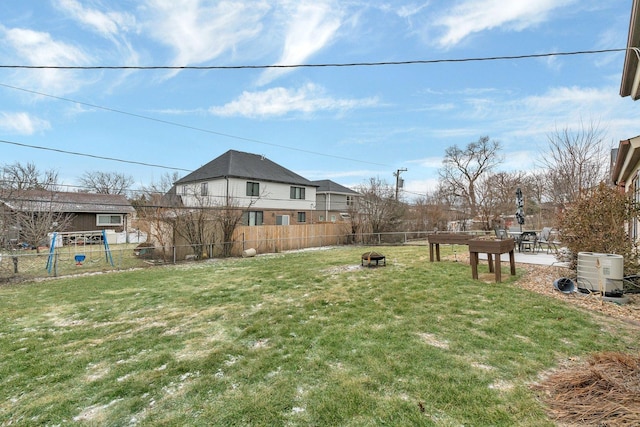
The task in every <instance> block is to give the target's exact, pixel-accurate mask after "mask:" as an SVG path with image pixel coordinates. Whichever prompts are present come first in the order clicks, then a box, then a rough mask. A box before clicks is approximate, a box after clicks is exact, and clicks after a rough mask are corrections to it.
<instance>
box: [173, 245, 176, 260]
mask: <svg viewBox="0 0 640 427" xmlns="http://www.w3.org/2000/svg"><path fill="white" fill-rule="evenodd" d="M173 263H174V264H175V263H176V245H173Z"/></svg>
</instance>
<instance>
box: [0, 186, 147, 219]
mask: <svg viewBox="0 0 640 427" xmlns="http://www.w3.org/2000/svg"><path fill="white" fill-rule="evenodd" d="M0 203H4V204H5V205H6V206H8V207H9V208H10V209H12V210H16V211H22V212H49V211H51V212H63V213H117V214H126V213H132V212H134V211H135V210H134V208H133V206H131V203H130V202H129V201H128V200H127V198H126V197H125V196H121V195H117V194H91V193H69V192H64V191H46V190H24V191H14V192H11V193H9V194H7V195H5V196H2V195H0Z"/></svg>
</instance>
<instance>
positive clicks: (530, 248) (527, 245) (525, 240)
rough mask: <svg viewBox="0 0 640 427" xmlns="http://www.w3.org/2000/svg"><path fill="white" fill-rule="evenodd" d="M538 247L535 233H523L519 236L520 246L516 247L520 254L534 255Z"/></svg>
mask: <svg viewBox="0 0 640 427" xmlns="http://www.w3.org/2000/svg"><path fill="white" fill-rule="evenodd" d="M537 246H538V235H537V234H536V232H535V231H523V232H522V234H521V235H520V244H519V245H518V247H519V249H518V250H519V251H520V252H531V253H534V254H535V253H536V248H537Z"/></svg>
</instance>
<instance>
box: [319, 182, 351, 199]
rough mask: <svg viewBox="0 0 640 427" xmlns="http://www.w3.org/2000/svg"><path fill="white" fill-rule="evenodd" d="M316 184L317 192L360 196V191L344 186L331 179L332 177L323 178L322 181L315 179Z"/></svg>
mask: <svg viewBox="0 0 640 427" xmlns="http://www.w3.org/2000/svg"><path fill="white" fill-rule="evenodd" d="M313 183H314V184H315V185H317V186H318V189H317V190H316V194H317V193H337V194H347V195H354V196H359V195H360V193H358V192H357V191H353V190H352V189H350V188H347V187H344V186H342V185H340V184H338V183H336V182H333V181H331V180H330V179H322V180H320V181H313Z"/></svg>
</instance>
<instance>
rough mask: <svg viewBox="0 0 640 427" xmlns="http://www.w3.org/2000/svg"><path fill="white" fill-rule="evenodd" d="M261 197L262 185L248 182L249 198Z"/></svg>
mask: <svg viewBox="0 0 640 427" xmlns="http://www.w3.org/2000/svg"><path fill="white" fill-rule="evenodd" d="M259 195H260V183H259V182H250V181H248V182H247V196H259Z"/></svg>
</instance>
